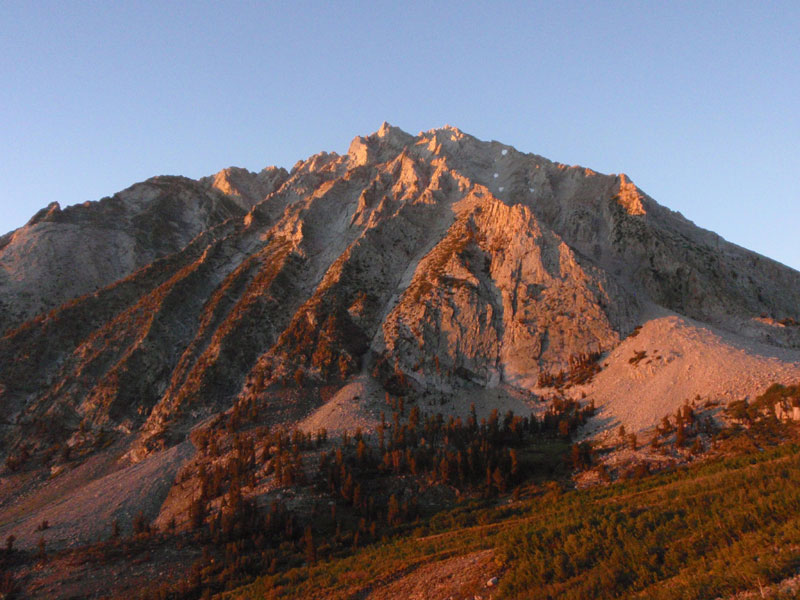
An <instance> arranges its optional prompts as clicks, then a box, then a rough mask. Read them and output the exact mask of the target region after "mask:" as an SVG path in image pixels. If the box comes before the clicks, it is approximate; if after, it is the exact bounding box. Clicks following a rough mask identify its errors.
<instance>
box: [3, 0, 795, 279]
mask: <svg viewBox="0 0 800 600" xmlns="http://www.w3.org/2000/svg"><path fill="white" fill-rule="evenodd" d="M798 31H800V3H798V2H796V1H794V2H783V3H782V2H772V3H757V2H752V3H746V2H735V1H728V2H686V3H683V2H668V3H667V2H558V3H554V2H505V3H503V2H493V3H472V2H439V3H423V2H419V3H417V2H396V1H395V2H373V3H356V2H336V3H334V2H291V3H289V2H287V3H266V2H229V3H212V2H208V3H203V2H186V3H182V2H135V3H134V2H96V3H95V2H77V1H76V2H33V1H30V0H28V1H25V2H17V1H15V0H4V1H3V2H2V5H1V6H0V82H2V83H0V136H2V140H3V143H2V146H0V177H2V191H0V231H2V232H4V231H8V230H10V229H13V228H15V227H18V226H20V225H22V224H24V222H25V221H26V220H27V219H28V218H29V217H30V216H31V215H32V214H33V213H34V212H35V211H36V210H37V209H38V208H40V207H42V206H45V205H46V204H48V203H49V202H52V201H58V202H60V203H61V204H62V206H65V205H68V204H73V203H76V202H83V201H85V200H96V199H99V198H101V197H103V196H106V195H110V194H112V193H114V192H116V191H119V190H121V189H123V188H125V187H127V186H128V185H130V184H132V183H134V182H136V181H140V180H143V179H146V178H147V177H150V176H153V175H158V174H181V175H186V176H189V177H200V176H202V175H207V174H210V173H214V172H216V171H218V170H219V169H221V168H223V167H226V166H230V165H237V166H243V167H247V168H249V169H251V170H258V169H261V168H262V167H264V166H266V165H271V164H276V165H280V166H284V167H287V168H290V167H291V166H292V165H293V164H294V163H295V162H296V161H297V160H299V159H302V158H305V157H307V156H309V155H311V154H314V153H316V152H319V151H321V150H333V151H337V152H344V151H345V150H346V149H347V146H348V144H349V142H350V140H351V139H352V138H353V137H354V136H356V135H362V134H367V133H370V132H372V131H375V130H376V129H377V128H378V127H379V126H380V124H381V122H382V121H384V120H387V121H389V122H390V123H392V124H394V125H398V126H400V127H402V128H403V129H405V130H407V131H409V132H411V133H416V132H418V131H420V130H427V129H430V128H433V127H438V126H441V125H444V124H446V123H449V124H451V125H455V126H458V127H459V128H461V129H462V130H464V131H466V132H467V133H471V134H473V135H475V136H477V137H479V138H482V139H496V140H500V141H502V142H504V143H508V144H511V145H513V146H515V147H517V148H518V149H519V150H522V151H527V152H535V153H537V154H541V155H544V156H546V157H548V158H550V159H552V160H557V161H560V162H564V163H569V164H580V165H584V166H587V167H591V168H593V169H595V170H598V171H602V172H625V173H627V174H628V175H629V176H630V177H631V178H632V179H633V180H634V182H636V183H637V185H639V187H641V188H642V189H643V190H645V191H646V192H647V193H648V194H650V195H651V196H653V197H654V198H655V199H656V200H658V201H659V202H660V203H661V204H664V205H666V206H668V207H670V208H673V209H675V210H679V211H681V212H682V213H683V214H684V215H685V216H686V217H688V218H690V219H691V220H693V221H694V222H695V223H697V224H698V225H700V226H702V227H705V228H707V229H711V230H714V231H716V232H718V233H720V234H721V235H723V236H724V237H726V238H727V239H729V240H731V241H733V242H735V243H738V244H740V245H743V246H746V247H748V248H751V249H754V250H756V251H758V252H761V253H762V254H765V255H767V256H770V257H772V258H775V259H777V260H779V261H781V262H783V263H785V264H788V265H790V266H793V267H794V268H800V241H798V238H797V235H798V231H800V108H799V107H800V35H798Z"/></svg>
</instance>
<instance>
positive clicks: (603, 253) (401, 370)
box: [0, 124, 800, 458]
mask: <svg viewBox="0 0 800 600" xmlns="http://www.w3.org/2000/svg"><path fill="white" fill-rule="evenodd" d="M0 266H1V267H2V269H0V292H1V293H0V302H2V305H1V306H0V311H1V312H0V326H2V330H3V331H4V332H5V333H4V336H5V337H3V338H2V340H0V386H2V387H0V389H1V390H3V391H2V394H3V395H2V399H3V403H2V405H1V406H0V420H2V422H4V423H6V425H3V429H2V436H3V438H4V440H5V443H6V446H5V447H12V446H14V445H15V444H18V443H19V442H20V440H21V439H23V437H25V436H27V435H28V434H29V432H30V431H31V430H32V429H31V427H32V426H31V424H32V423H40V422H41V423H48V424H50V425H47V427H54V428H55V429H56V431H54V432H52V433H48V434H47V435H49V436H51V437H56V438H58V437H59V436H61V437H62V438H70V436H74V435H75V433H74V432H75V430H76V428H77V426H78V424H79V423H83V424H84V425H83V426H84V427H85V428H86V427H88V428H89V429H90V430H95V431H97V430H103V431H108V432H114V435H118V436H129V437H130V438H131V439H135V440H136V443H135V444H134V446H133V449H132V451H131V452H132V454H131V456H132V457H134V458H136V457H141V456H143V455H145V454H147V452H149V451H150V450H151V449H152V448H154V447H159V446H163V445H164V444H170V443H173V442H175V441H179V440H180V439H183V437H184V436H185V435H186V434H187V432H188V431H189V429H190V427H192V426H193V424H195V423H197V422H199V421H200V420H202V419H204V418H206V417H207V416H209V415H211V414H214V413H215V412H217V411H219V410H224V409H226V408H229V407H230V406H231V405H232V403H233V402H234V401H235V400H236V399H241V398H251V397H256V396H259V397H263V396H264V395H265V394H272V393H277V392H276V390H282V389H288V388H292V387H299V388H300V389H304V390H309V391H308V394H307V396H306V399H307V400H308V402H311V403H312V404H313V403H314V402H320V401H321V400H320V396H319V395H317V396H315V395H314V394H316V393H317V392H316V391H315V390H319V389H322V388H326V387H330V388H333V389H337V388H340V387H342V386H343V385H345V384H346V383H347V382H348V381H350V380H351V379H352V378H353V377H356V376H359V375H362V374H364V373H368V374H369V375H370V376H372V377H374V378H375V379H376V380H377V381H378V382H379V383H380V384H381V385H383V386H385V387H386V389H387V390H397V389H399V388H402V389H403V390H405V391H407V392H408V393H421V392H424V391H430V390H436V391H437V392H441V393H444V394H447V393H455V392H456V391H457V390H461V389H465V388H473V389H485V388H493V387H497V386H510V387H514V388H518V389H521V390H534V389H536V386H537V381H538V380H539V377H540V374H541V373H553V372H558V371H559V370H561V369H564V368H567V366H568V365H569V363H570V361H571V360H572V359H573V358H574V357H576V356H579V355H582V354H588V353H593V352H606V351H610V350H613V349H614V348H616V347H617V346H618V345H619V344H620V342H621V340H622V339H624V338H625V337H626V336H627V335H628V334H629V333H630V332H631V331H632V330H633V328H634V327H635V326H637V325H639V324H640V323H641V321H642V318H643V317H642V315H643V314H644V312H643V311H646V310H649V309H650V308H652V307H653V306H656V305H658V306H661V307H664V308H666V309H669V310H670V311H674V312H676V313H680V314H683V315H685V316H687V317H691V318H692V319H696V320H698V321H701V322H704V323H710V324H713V325H715V326H717V327H719V328H722V329H728V330H735V331H737V332H739V333H741V334H744V335H745V336H749V337H750V338H753V339H758V340H760V341H763V342H768V343H770V344H773V345H776V346H783V347H789V348H790V347H793V346H797V345H798V343H799V339H800V336H798V328H797V327H787V326H782V325H781V326H779V325H780V323H781V322H788V321H787V320H788V319H797V320H800V274H798V273H797V272H795V271H793V270H791V269H788V268H786V267H784V266H782V265H780V264H778V263H776V262H774V261H771V260H769V259H766V258H764V257H761V256H758V255H756V254H754V253H752V252H749V251H747V250H744V249H742V248H739V247H737V246H735V245H732V244H729V243H727V242H725V241H724V240H722V239H720V238H719V237H718V236H717V235H715V234H713V233H711V232H708V231H705V230H702V229H699V228H697V227H696V226H694V225H693V224H692V223H690V222H689V221H687V220H686V219H684V218H683V217H682V216H681V215H679V214H677V213H674V212H672V211H670V210H668V209H666V208H663V207H661V206H660V205H658V204H657V203H656V202H655V201H654V200H653V199H651V198H650V197H648V196H647V195H646V194H644V193H643V192H642V191H641V190H639V189H638V188H637V187H636V186H635V185H634V184H633V183H632V182H631V181H630V180H629V179H628V178H627V177H626V176H625V175H603V174H600V173H596V172H594V171H591V170H589V169H584V168H580V167H570V166H566V165H561V164H558V163H554V162H551V161H549V160H547V159H545V158H543V157H540V156H537V155H533V154H523V153H520V152H518V151H517V150H515V149H514V148H512V147H510V146H506V145H503V144H500V143H498V142H494V141H492V142H484V141H481V140H478V139H476V138H474V137H472V136H470V135H467V134H465V133H463V132H461V131H459V130H458V129H456V128H453V127H444V128H441V129H436V130H431V131H428V132H424V133H420V134H419V135H417V136H412V135H410V134H408V133H405V132H403V131H401V130H400V129H398V128H396V127H392V126H390V125H388V124H384V125H383V126H382V127H381V128H380V129H379V130H378V131H377V132H376V133H374V134H372V135H369V136H364V137H357V138H356V139H354V140H353V142H352V144H351V146H350V149H349V151H348V153H347V154H346V155H343V156H340V155H337V154H333V153H320V154H317V155H315V156H312V157H311V158H309V159H308V160H306V161H301V162H299V163H297V164H296V165H295V166H294V168H293V169H292V170H291V172H286V171H284V170H282V169H275V168H268V169H264V170H263V171H261V172H259V173H251V172H248V171H246V170H244V169H237V168H229V169H225V170H223V171H221V172H219V173H217V174H216V175H213V176H210V177H207V178H203V179H201V180H199V181H193V180H190V179H185V178H180V177H156V178H153V179H150V180H148V181H146V182H144V183H140V184H136V185H134V186H132V187H131V188H129V189H127V190H125V191H123V192H120V193H119V194H116V195H115V196H113V197H111V198H106V199H103V200H101V201H100V202H96V203H87V204H85V205H81V206H75V207H69V208H66V209H63V210H62V209H61V208H59V206H58V205H57V204H52V205H50V206H48V207H47V208H46V209H43V210H42V211H41V212H39V213H38V214H37V215H36V216H34V217H33V219H31V221H30V222H29V223H28V224H27V225H26V226H25V227H23V228H21V229H19V230H17V231H15V232H12V233H10V234H7V235H6V236H4V237H3V238H0ZM286 410H287V411H289V412H291V411H290V410H289V409H288V408H287V409H286ZM298 410H299V412H302V410H300V409H298ZM287 414H289V413H288V412H287ZM292 414H294V413H292ZM53 423H55V424H56V425H52V424H53ZM12 424H13V425H12ZM43 427H44V426H43ZM45 428H46V427H45ZM30 439H31V440H33V441H32V442H31V443H42V444H44V443H45V442H44V441H36V438H35V437H34V438H30Z"/></svg>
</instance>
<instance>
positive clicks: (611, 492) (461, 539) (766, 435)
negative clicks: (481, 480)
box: [231, 387, 800, 599]
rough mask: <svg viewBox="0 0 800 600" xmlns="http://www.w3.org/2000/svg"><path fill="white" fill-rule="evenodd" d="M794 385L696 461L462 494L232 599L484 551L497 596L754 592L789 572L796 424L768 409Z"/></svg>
mask: <svg viewBox="0 0 800 600" xmlns="http://www.w3.org/2000/svg"><path fill="white" fill-rule="evenodd" d="M798 392H800V389H798V388H786V387H773V388H770V390H769V391H768V392H767V393H766V394H765V395H764V396H762V397H761V398H759V399H758V400H757V401H756V402H754V403H753V404H752V405H746V407H745V408H747V409H748V410H747V411H746V414H748V415H749V417H750V419H751V422H750V423H749V426H745V425H739V424H734V425H733V426H731V427H726V428H725V429H723V430H722V431H720V432H718V434H717V435H716V439H715V442H714V445H715V448H716V449H715V450H714V456H713V457H711V458H710V459H709V460H707V461H703V462H701V463H696V464H694V465H692V466H688V467H682V468H678V469H675V470H672V471H670V472H665V473H661V474H657V475H652V476H647V477H643V478H641V479H638V480H635V481H633V480H627V481H620V482H618V483H615V484H612V485H609V486H605V487H597V488H593V489H588V490H567V489H565V488H564V486H563V485H560V484H557V483H555V482H550V483H548V484H544V485H528V486H525V487H524V488H523V490H524V491H523V492H522V496H523V499H521V500H516V501H511V502H509V503H505V502H501V503H495V502H490V501H480V502H479V501H473V502H471V503H466V504H464V505H463V506H460V507H458V508H456V509H454V510H451V511H448V512H443V513H440V514H438V515H436V516H434V517H432V518H429V519H425V520H423V521H421V522H419V523H417V526H416V527H415V528H414V529H413V530H412V531H405V532H404V531H400V532H398V533H397V535H396V536H395V537H394V538H393V539H392V540H391V541H387V540H384V541H383V543H380V544H373V545H371V546H369V547H367V548H365V549H363V550H361V551H359V552H357V553H355V554H354V555H352V556H350V557H346V558H339V559H334V560H331V561H326V562H324V563H318V564H316V565H315V566H309V565H303V566H300V567H298V568H295V569H291V570H288V571H285V572H281V573H276V574H273V575H268V576H265V577H262V578H260V579H259V580H258V581H257V582H256V583H254V584H253V585H251V586H249V587H247V588H243V589H240V590H237V591H236V592H235V593H232V594H231V597H245V598H302V597H310V596H311V595H314V596H315V597H330V598H348V597H354V596H355V595H357V594H358V593H359V591H363V590H365V589H367V588H368V587H369V585H370V584H371V581H373V580H375V579H388V578H391V576H392V575H393V574H396V573H401V572H408V571H409V570H411V571H413V569H415V568H416V567H418V566H419V565H421V564H425V563H429V562H435V561H440V560H444V559H447V558H450V557H453V556H461V555H467V554H469V553H471V552H474V551H476V550H482V549H494V551H495V561H496V562H497V563H498V566H499V567H500V568H501V569H502V570H503V571H504V573H503V575H502V577H501V580H500V588H499V590H498V592H499V595H500V596H501V597H509V598H697V599H701V598H715V597H718V596H722V597H725V596H726V595H730V594H733V593H735V592H737V591H740V590H753V589H756V590H757V589H759V588H760V587H761V586H766V585H768V584H769V583H770V582H777V581H780V580H782V579H784V578H787V577H791V576H793V575H795V574H797V572H798V570H800V453H798V451H800V447H799V446H798V445H797V435H796V431H795V427H796V426H795V425H792V424H789V425H787V424H784V423H781V422H780V421H778V420H777V419H776V417H775V414H774V412H772V411H771V410H770V407H771V406H774V404H773V400H774V399H783V400H786V399H792V398H794V399H797V398H798V397H800V394H798ZM741 409H742V407H741V405H734V406H733V407H732V410H731V411H730V412H732V413H736V412H737V411H739V410H741ZM731 416H733V415H731ZM518 495H519V492H518Z"/></svg>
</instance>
